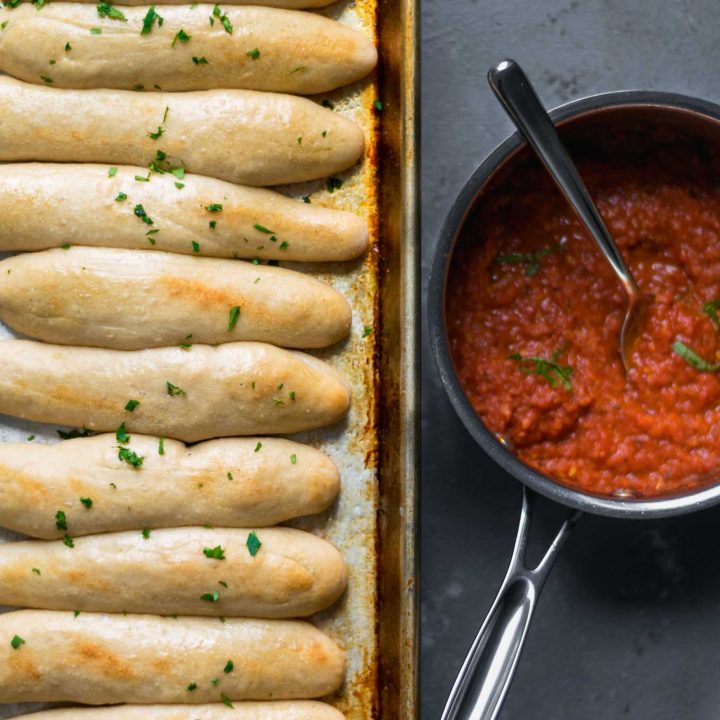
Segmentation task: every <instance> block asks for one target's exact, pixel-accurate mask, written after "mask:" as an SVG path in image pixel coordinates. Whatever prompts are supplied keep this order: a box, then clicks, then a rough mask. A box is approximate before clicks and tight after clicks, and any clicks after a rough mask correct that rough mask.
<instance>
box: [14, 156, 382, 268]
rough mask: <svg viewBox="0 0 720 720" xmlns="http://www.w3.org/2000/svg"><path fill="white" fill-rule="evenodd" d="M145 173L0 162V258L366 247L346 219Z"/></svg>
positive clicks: (287, 254)
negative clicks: (17, 253) (67, 252)
mask: <svg viewBox="0 0 720 720" xmlns="http://www.w3.org/2000/svg"><path fill="white" fill-rule="evenodd" d="M147 175H148V171H147V169H145V168H140V167H114V168H112V169H111V168H110V167H109V166H107V165H88V164H69V163H68V164H61V163H57V164H54V163H9V164H5V165H3V164H0V250H44V249H46V248H51V247H60V246H61V245H65V244H72V245H98V246H104V247H121V248H140V249H144V250H166V251H168V252H173V253H181V254H185V255H196V256H200V257H202V256H211V257H224V258H231V257H232V258H247V259H254V258H258V259H261V260H269V259H276V260H277V259H280V260H299V261H320V260H350V259H352V258H355V257H357V256H358V255H361V254H362V253H363V252H364V251H365V249H366V247H367V244H368V230H367V226H366V225H365V223H364V222H363V221H362V220H361V219H360V218H359V217H358V216H357V215H354V214H352V213H349V212H343V211H342V210H331V209H329V208H323V207H319V206H317V205H315V204H314V203H312V202H308V203H305V202H299V201H297V200H290V199H289V198H286V197H285V196H283V195H280V194H279V193H277V192H274V191H272V190H265V189H261V188H252V187H243V186H239V185H234V184H232V183H228V182H224V181H223V180H216V179H214V178H209V177H205V176H203V175H185V174H184V173H182V172H178V175H180V176H182V177H181V178H179V177H178V176H177V175H173V174H172V173H165V174H158V173H152V175H151V176H150V182H138V181H136V180H135V178H136V177H147ZM308 200H310V198H308ZM217 205H222V210H220V211H211V210H208V208H214V207H215V206H217ZM142 213H145V214H144V215H143V214H142ZM148 219H149V220H148ZM150 220H151V221H152V225H150V224H149V221H150ZM155 230H158V231H159V232H153V231H155ZM150 240H152V241H154V244H153V243H151V242H150Z"/></svg>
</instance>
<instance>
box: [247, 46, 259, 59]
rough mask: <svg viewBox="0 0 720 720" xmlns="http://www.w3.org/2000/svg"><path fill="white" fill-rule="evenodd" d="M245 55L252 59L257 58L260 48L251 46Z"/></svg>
mask: <svg viewBox="0 0 720 720" xmlns="http://www.w3.org/2000/svg"><path fill="white" fill-rule="evenodd" d="M246 55H247V56H248V57H249V58H251V59H252V60H257V59H258V58H259V57H260V50H258V49H257V48H253V49H252V50H249V51H248V52H247V53H246Z"/></svg>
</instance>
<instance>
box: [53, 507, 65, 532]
mask: <svg viewBox="0 0 720 720" xmlns="http://www.w3.org/2000/svg"><path fill="white" fill-rule="evenodd" d="M55 527H56V528H57V529H58V530H67V518H66V517H65V513H64V512H63V511H62V510H58V511H57V512H56V513H55Z"/></svg>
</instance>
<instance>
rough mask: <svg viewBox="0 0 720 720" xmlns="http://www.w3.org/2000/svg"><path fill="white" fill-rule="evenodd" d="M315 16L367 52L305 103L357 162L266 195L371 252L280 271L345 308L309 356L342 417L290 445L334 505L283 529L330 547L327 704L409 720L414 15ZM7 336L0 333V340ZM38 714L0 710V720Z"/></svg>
mask: <svg viewBox="0 0 720 720" xmlns="http://www.w3.org/2000/svg"><path fill="white" fill-rule="evenodd" d="M320 12H321V13H322V14H324V15H327V16H330V17H333V18H336V19H338V20H340V21H341V22H346V23H348V24H350V25H353V26H355V27H358V28H361V29H362V30H363V31H364V32H366V33H367V34H368V35H370V36H372V37H373V38H374V39H375V40H376V42H377V44H378V49H379V52H380V65H379V68H378V70H377V71H376V72H375V73H374V74H373V75H371V76H370V77H369V78H367V79H365V80H363V81H361V82H359V83H356V84H355V85H352V86H349V87H346V88H342V89H340V90H337V91H334V92H332V93H327V94H325V95H322V96H317V97H316V98H315V99H316V100H318V101H322V100H324V99H327V100H330V101H331V102H332V103H333V104H334V105H335V112H339V113H341V114H343V115H346V116H348V117H351V118H353V119H355V120H356V121H357V122H358V123H360V124H361V125H362V127H363V128H364V130H365V135H366V139H367V142H366V152H365V157H364V160H363V162H362V163H361V164H360V165H358V166H357V167H356V168H354V169H353V170H351V171H349V172H346V173H342V174H339V175H338V177H339V178H340V179H341V180H342V181H343V185H342V187H341V188H340V189H336V190H334V191H332V192H331V191H330V190H329V189H328V186H327V184H326V182H325V181H315V182H310V183H303V184H301V185H293V186H285V187H283V188H280V190H281V191H282V192H284V193H285V194H287V195H290V196H292V197H296V198H298V199H299V198H301V197H303V196H307V195H310V196H311V202H312V203H317V204H319V205H324V206H327V207H336V208H341V209H345V210H350V211H352V212H356V213H358V214H360V215H361V216H362V217H364V218H365V219H366V220H367V222H368V225H369V228H370V238H371V247H370V250H369V252H368V253H367V254H366V255H365V256H364V257H363V258H361V259H359V260H357V261H351V262H348V263H321V264H297V263H283V266H286V267H293V268H295V269H298V270H301V271H303V272H309V273H312V274H313V275H315V276H317V277H319V278H320V279H322V280H325V281H327V282H329V283H331V284H332V285H334V286H335V287H336V288H337V289H338V290H340V291H341V292H342V293H343V294H344V295H345V296H346V297H347V298H348V299H349V301H350V302H351V304H352V306H353V325H352V332H351V335H350V337H349V338H348V339H347V340H346V341H344V342H342V343H340V344H339V345H338V346H335V347H333V348H330V349H329V350H326V351H321V352H318V353H316V354H317V355H318V356H320V357H322V358H324V359H326V360H327V361H328V362H331V363H332V364H333V365H335V366H336V367H338V368H339V369H340V370H341V371H342V372H343V373H344V374H345V376H346V377H347V378H348V379H349V380H350V382H351V384H352V388H353V402H352V408H351V411H350V413H349V415H348V417H347V418H346V420H345V421H343V422H342V423H340V424H338V425H336V426H333V427H331V428H328V429H326V430H321V431H314V432H309V433H303V434H300V435H297V436H295V439H298V440H300V441H302V442H307V443H309V444H311V445H314V446H316V447H319V448H321V449H322V450H324V451H325V452H326V453H328V454H329V455H330V456H331V457H332V458H333V459H334V460H335V462H336V463H337V465H338V467H339V468H340V471H341V475H342V491H341V495H340V499H339V501H338V502H337V504H336V505H335V506H334V507H333V508H331V510H330V511H328V512H327V513H324V514H323V515H320V516H317V517H313V518H305V519H301V520H298V521H295V522H294V523H292V524H293V525H295V526H297V527H301V528H304V529H308V530H310V531H312V532H314V533H316V534H318V535H321V536H322V537H326V538H327V539H329V540H330V541H331V542H333V543H334V544H335V545H337V546H338V547H339V548H340V550H341V551H342V552H343V554H344V556H345V559H346V561H347V564H348V566H349V569H350V581H349V588H348V592H347V593H346V595H345V596H344V597H343V598H342V599H341V601H340V602H339V603H338V604H337V605H336V606H334V607H333V608H331V609H330V610H328V611H326V612H324V613H321V614H320V615H318V616H316V618H315V621H316V622H317V624H318V625H319V626H320V627H322V628H323V629H325V630H326V631H327V632H328V633H329V634H330V635H332V636H333V637H334V638H335V639H336V640H337V641H338V642H339V643H340V645H341V646H342V647H343V648H344V649H345V651H346V653H347V656H348V673H347V679H346V683H345V686H344V688H343V689H342V691H341V692H339V693H338V694H337V695H336V696H334V697H332V698H330V702H332V703H333V704H334V705H336V706H337V707H338V708H339V709H340V710H342V711H343V712H344V713H345V714H346V715H347V717H348V718H349V720H372V719H373V718H380V717H382V718H383V720H392V719H394V718H403V719H404V720H410V719H411V718H414V717H415V716H416V715H417V706H416V692H417V675H416V674H417V656H416V650H417V642H416V639H417V612H416V593H415V584H416V565H415V529H416V528H415V523H416V515H415V506H416V495H415V482H416V452H415V449H416V448H415V443H416V418H417V412H416V410H417V408H416V402H417V397H418V396H417V380H418V368H417V367H416V358H417V357H418V352H417V338H416V324H417V320H418V316H419V312H418V304H417V285H416V281H417V277H418V253H419V250H418V246H417V234H416V229H417V228H416V200H415V191H416V184H415V138H416V136H415V83H416V75H415V72H416V59H415V58H416V55H415V52H416V47H415V37H416V15H415V12H416V8H415V5H414V0H384V1H383V2H382V3H380V2H379V0H354V1H353V0H342V1H341V2H338V3H336V4H334V5H332V6H331V7H329V8H327V9H325V10H322V11H320ZM376 100H380V101H381V102H382V110H381V111H378V110H377V109H376V108H374V103H375V101H376ZM1 191H2V188H0V192H1ZM370 329H371V330H370ZM12 335H13V333H12V332H11V331H9V330H8V328H6V327H2V326H0V337H9V336H12ZM57 429H58V428H57V427H55V426H52V427H51V426H48V425H41V424H38V423H31V422H26V421H22V420H17V419H14V418H8V417H5V416H0V441H2V442H30V441H29V440H28V438H29V437H31V436H34V439H33V440H32V442H41V443H49V442H58V436H57V433H56V430H57ZM17 537H18V536H15V535H12V534H10V533H3V534H2V535H1V537H0V539H1V540H3V541H6V540H12V539H16V538H17ZM42 707H46V706H45V705H42V704H32V705H31V704H25V705H6V706H2V707H0V718H6V717H12V716H13V715H17V714H21V713H24V712H29V711H32V710H35V709H39V708H42Z"/></svg>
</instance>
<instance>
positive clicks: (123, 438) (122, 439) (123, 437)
mask: <svg viewBox="0 0 720 720" xmlns="http://www.w3.org/2000/svg"><path fill="white" fill-rule="evenodd" d="M115 439H116V440H117V441H118V442H119V443H121V444H122V445H125V443H129V442H130V436H129V435H128V434H127V430H125V423H123V424H122V425H121V426H120V427H119V428H118V429H117V430H116V431H115Z"/></svg>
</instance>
